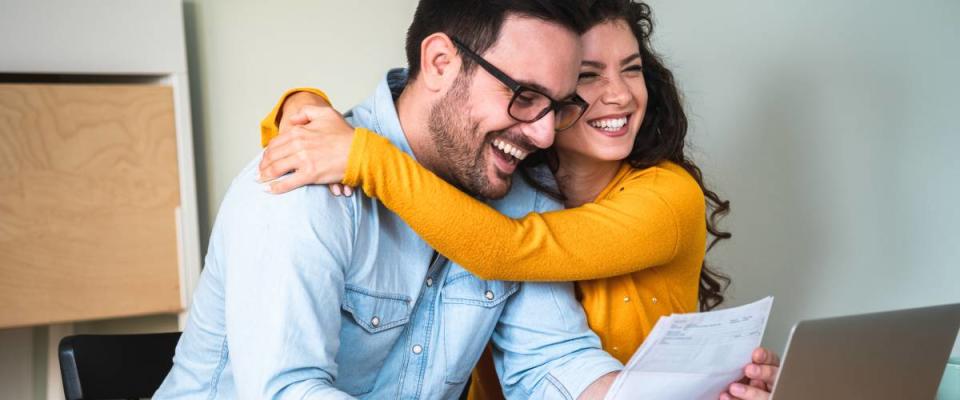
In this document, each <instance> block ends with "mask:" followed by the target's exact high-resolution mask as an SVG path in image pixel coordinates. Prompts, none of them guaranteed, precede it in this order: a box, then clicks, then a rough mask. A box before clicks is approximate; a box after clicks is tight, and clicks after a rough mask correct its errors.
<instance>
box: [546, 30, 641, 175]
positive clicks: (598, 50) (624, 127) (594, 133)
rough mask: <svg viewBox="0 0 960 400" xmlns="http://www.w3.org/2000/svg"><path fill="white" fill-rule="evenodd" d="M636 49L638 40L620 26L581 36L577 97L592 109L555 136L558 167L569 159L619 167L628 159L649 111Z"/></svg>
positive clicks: (638, 52) (593, 31) (589, 32)
mask: <svg viewBox="0 0 960 400" xmlns="http://www.w3.org/2000/svg"><path fill="white" fill-rule="evenodd" d="M639 49H640V46H639V44H638V43H637V38H636V37H635V36H634V35H633V32H631V31H630V27H628V26H627V24H626V22H624V21H622V20H617V21H611V22H605V23H602V24H600V25H597V26H595V27H593V28H591V29H590V30H589V31H587V32H586V33H584V34H583V52H584V54H583V64H581V66H580V81H579V83H578V84H577V93H578V94H579V95H580V97H583V98H584V100H586V101H588V102H590V108H589V109H587V112H586V113H584V115H583V117H581V118H580V120H579V121H577V123H576V124H575V125H574V126H572V127H570V128H569V129H566V130H564V131H561V132H558V133H557V136H556V149H557V152H558V153H559V155H560V160H561V162H563V160H564V159H565V158H570V157H571V156H576V157H578V158H582V159H588V160H596V161H619V160H623V159H624V158H626V157H627V155H629V154H630V150H631V149H632V148H633V141H634V138H636V136H637V131H638V130H639V129H640V122H642V121H643V113H644V110H645V109H646V107H647V86H646V83H645V82H644V80H643V71H642V70H641V65H642V61H643V60H641V59H640V50H639ZM565 156H566V157H565Z"/></svg>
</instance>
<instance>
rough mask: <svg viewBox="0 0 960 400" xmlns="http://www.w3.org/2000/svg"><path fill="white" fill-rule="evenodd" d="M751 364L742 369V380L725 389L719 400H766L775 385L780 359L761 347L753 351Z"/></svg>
mask: <svg viewBox="0 0 960 400" xmlns="http://www.w3.org/2000/svg"><path fill="white" fill-rule="evenodd" d="M751 358H752V361H753V363H752V364H748V365H747V366H746V367H744V368H743V375H744V377H743V379H741V380H740V381H739V382H734V383H732V384H730V386H729V387H727V392H726V393H723V394H721V395H720V400H767V399H769V398H770V392H772V391H773V385H774V383H776V382H775V381H776V379H777V372H778V371H779V369H780V358H779V357H778V356H777V355H776V353H774V352H772V351H770V350H767V349H764V348H762V347H760V348H757V349H756V350H754V351H753V354H752V356H751Z"/></svg>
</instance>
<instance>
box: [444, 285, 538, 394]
mask: <svg viewBox="0 0 960 400" xmlns="http://www.w3.org/2000/svg"><path fill="white" fill-rule="evenodd" d="M519 288H520V284H519V283H517V282H506V281H484V280H481V279H479V278H477V277H476V276H474V275H472V274H470V273H469V272H466V271H458V272H454V271H451V275H449V276H448V277H447V279H446V281H445V282H444V287H443V291H442V293H441V301H442V303H443V324H442V328H443V341H444V345H443V351H444V361H445V362H446V371H445V380H446V383H448V384H461V383H464V382H466V381H467V379H469V378H470V372H471V371H472V370H473V367H474V366H475V365H476V364H477V361H478V360H479V359H480V355H481V354H482V353H483V349H484V348H485V347H486V345H487V342H488V341H489V340H490V333H492V331H493V329H494V328H495V327H496V324H497V320H499V318H500V313H501V312H502V310H503V305H504V302H505V301H507V299H508V298H510V296H511V295H513V294H514V293H516V292H517V290H519ZM478 328H481V329H482V328H486V329H487V330H486V331H480V332H478V331H477V329H478Z"/></svg>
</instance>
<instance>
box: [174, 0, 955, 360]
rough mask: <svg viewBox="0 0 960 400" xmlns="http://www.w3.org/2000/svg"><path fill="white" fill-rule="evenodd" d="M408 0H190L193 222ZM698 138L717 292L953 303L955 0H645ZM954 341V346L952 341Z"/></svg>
mask: <svg viewBox="0 0 960 400" xmlns="http://www.w3.org/2000/svg"><path fill="white" fill-rule="evenodd" d="M415 5H416V1H414V0H404V1H359V2H349V3H346V2H345V3H341V2H327V1H313V0H310V1H285V2H270V3H264V2H258V1H252V0H244V1H226V0H205V1H187V2H186V3H185V10H186V14H187V15H186V19H187V30H188V32H187V33H188V35H187V40H188V48H189V50H188V52H189V56H190V73H191V79H192V80H193V84H192V86H193V105H194V117H195V119H196V120H197V123H196V124H195V125H196V131H195V132H196V137H197V140H198V143H197V164H198V169H199V171H198V186H199V188H200V192H201V212H202V214H201V221H202V222H201V223H202V224H203V227H202V229H203V236H204V237H206V235H207V234H208V232H209V229H210V226H211V223H212V221H213V218H214V216H215V213H216V209H217V205H218V204H219V202H220V200H221V199H222V197H223V193H224V192H225V191H226V188H227V186H228V185H229V183H230V180H231V179H232V178H233V176H234V175H235V174H236V172H237V171H238V170H239V169H240V168H241V166H242V165H243V164H244V163H246V162H247V161H248V160H249V159H250V158H251V157H252V156H253V154H255V153H256V151H257V150H258V146H257V135H258V133H257V123H258V121H259V119H260V118H261V117H262V116H263V115H264V114H265V112H266V111H267V110H268V108H269V107H271V106H272V104H273V102H274V101H275V99H276V98H277V96H278V95H279V94H280V92H281V91H282V90H283V89H285V88H288V87H292V86H297V85H312V86H319V87H322V88H325V89H327V90H328V91H329V93H330V94H331V95H332V96H333V99H334V102H335V104H336V105H338V106H340V107H341V109H343V108H346V107H349V106H351V105H353V104H356V103H357V102H358V101H360V100H362V99H363V98H364V97H365V96H366V95H367V94H369V93H370V92H371V90H372V89H373V87H374V85H375V84H376V82H377V81H378V80H379V79H380V77H381V76H382V73H383V72H384V71H385V70H386V69H387V68H389V67H391V66H400V65H403V64H404V57H403V52H402V46H403V35H404V32H405V29H406V26H407V24H408V23H409V21H410V18H411V15H412V13H413V9H414V7H415ZM651 5H652V6H653V10H654V14H655V16H656V18H657V26H656V29H657V30H656V36H655V43H656V45H657V47H658V48H659V49H660V50H661V51H662V53H663V54H664V55H665V56H666V58H667V59H668V62H669V64H670V65H671V66H673V68H674V70H675V72H676V74H677V78H678V79H679V81H680V83H681V85H682V88H683V89H684V92H685V94H686V97H687V104H688V111H689V114H690V118H691V123H692V133H691V140H692V143H693V147H694V154H695V156H696V158H697V160H699V161H700V162H701V164H702V166H703V167H704V170H705V172H706V174H707V177H708V178H709V179H710V182H712V183H713V184H714V187H715V188H717V189H718V190H719V191H720V193H722V194H723V195H724V196H725V197H726V198H729V199H730V200H732V205H733V213H732V214H731V215H730V216H729V217H728V218H727V219H726V220H725V221H724V226H725V227H727V228H729V229H730V230H731V231H732V232H733V233H734V239H733V240H731V241H729V242H727V243H724V244H723V245H721V246H720V247H719V248H718V249H717V250H716V251H715V252H713V253H711V255H710V256H711V257H710V259H711V260H712V261H714V263H715V264H717V265H718V266H719V267H721V268H722V269H723V270H725V271H726V272H728V273H729V274H731V275H732V276H733V278H734V286H733V287H732V289H731V290H730V292H729V294H730V300H731V301H730V304H739V303H743V302H746V301H750V300H753V299H756V298H758V297H761V296H764V295H767V294H773V295H775V296H776V298H777V300H776V305H775V308H774V315H773V318H772V321H771V324H770V327H769V331H768V334H767V344H768V345H770V346H773V347H775V348H781V347H782V346H783V344H784V342H785V341H786V337H787V334H788V331H789V327H790V326H791V325H792V324H793V323H794V322H795V321H797V320H798V319H802V318H815V317H823V316H832V315H840V314H847V313H858V312H869V311H877V310H886V309H896V308H905V307H914V306H923V305H929V304H938V303H948V302H960V261H958V260H960V231H958V230H957V229H956V228H955V227H957V226H960V207H958V206H957V205H956V203H957V202H958V200H960V188H958V186H957V184H956V182H957V181H960V179H958V178H960V157H956V156H954V154H953V153H954V151H955V150H956V149H958V148H960V123H958V122H957V120H956V119H955V116H956V114H957V113H958V112H957V111H958V110H960V104H958V101H957V99H956V97H955V96H956V94H957V93H958V92H960V78H958V77H957V71H960V52H958V51H957V44H956V40H957V39H958V38H960V32H958V27H957V25H956V21H957V20H958V19H960V2H956V1H936V0H923V1H917V2H911V3H909V4H908V3H903V2H895V1H892V0H876V1H868V0H851V1H844V2H837V1H827V0H815V1H811V2H802V3H797V2H789V1H780V0H778V1H747V0H731V1H723V2H718V1H710V0H687V1H682V2H678V1H665V0H656V1H652V2H651ZM958 354H960V352H958Z"/></svg>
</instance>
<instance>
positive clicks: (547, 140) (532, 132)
mask: <svg viewBox="0 0 960 400" xmlns="http://www.w3.org/2000/svg"><path fill="white" fill-rule="evenodd" d="M555 118H556V112H555V111H552V110H551V111H550V112H548V113H547V115H544V116H543V118H540V119H538V120H536V121H533V122H530V123H527V124H524V125H526V126H525V127H524V129H523V130H522V132H523V134H524V136H526V137H527V139H529V140H530V143H533V145H534V146H537V148H540V149H545V148H547V147H550V146H552V145H553V138H554V136H555V135H556V122H554V120H555Z"/></svg>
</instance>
